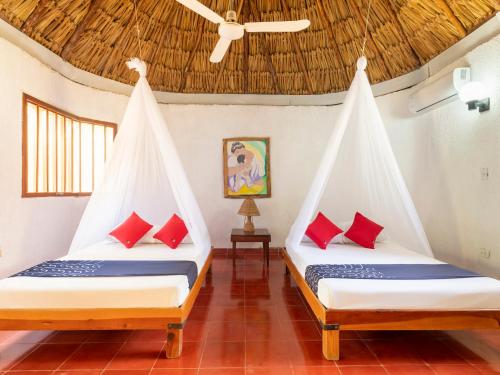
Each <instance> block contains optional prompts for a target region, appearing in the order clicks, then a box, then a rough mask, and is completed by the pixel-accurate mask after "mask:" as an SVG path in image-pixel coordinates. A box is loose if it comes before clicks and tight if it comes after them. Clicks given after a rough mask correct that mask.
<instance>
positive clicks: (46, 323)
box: [0, 250, 213, 358]
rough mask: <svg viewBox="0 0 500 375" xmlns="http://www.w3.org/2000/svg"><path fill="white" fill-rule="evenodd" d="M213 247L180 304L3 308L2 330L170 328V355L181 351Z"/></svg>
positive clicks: (210, 260) (167, 346) (168, 346)
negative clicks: (81, 307) (135, 306)
mask: <svg viewBox="0 0 500 375" xmlns="http://www.w3.org/2000/svg"><path fill="white" fill-rule="evenodd" d="M212 258H213V250H212V251H211V252H210V254H209V255H208V257H207V260H206V261H205V264H204V265H203V268H202V269H201V271H200V273H199V274H198V277H197V279H196V281H195V283H194V285H193V287H192V288H191V290H190V292H189V294H188V296H187V297H186V300H185V301H184V303H183V304H182V306H180V307H170V308H100V309H89V308H84V309H4V310H1V309H0V330H129V329H131V330H136V329H165V328H166V329H167V344H166V356H167V358H178V357H179V356H180V355H181V352H182V332H183V328H184V324H185V322H186V319H187V318H188V316H189V313H190V312H191V309H192V308H193V304H194V302H195V300H196V297H197V296H198V293H199V292H200V289H201V287H202V285H203V283H204V281H205V277H206V276H207V274H209V273H210V272H211V265H212Z"/></svg>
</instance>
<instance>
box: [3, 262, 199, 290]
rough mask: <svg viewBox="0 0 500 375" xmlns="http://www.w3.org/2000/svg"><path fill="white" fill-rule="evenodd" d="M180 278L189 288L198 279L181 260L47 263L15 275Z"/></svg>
mask: <svg viewBox="0 0 500 375" xmlns="http://www.w3.org/2000/svg"><path fill="white" fill-rule="evenodd" d="M170 275H184V276H187V278H188V281H189V288H191V287H192V286H193V284H194V282H195V281H196V277H197V276H198V267H197V266H196V263H195V262H192V261H184V260H161V261H160V260H137V261H135V260H51V261H48V262H44V263H41V264H38V265H36V266H34V267H31V268H28V269H27V270H25V271H22V272H19V273H18V274H15V275H13V276H12V277H16V276H30V277H121V276H170Z"/></svg>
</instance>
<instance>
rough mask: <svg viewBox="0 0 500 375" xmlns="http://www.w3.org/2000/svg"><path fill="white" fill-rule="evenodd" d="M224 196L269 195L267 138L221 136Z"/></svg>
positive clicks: (259, 196) (258, 196)
mask: <svg viewBox="0 0 500 375" xmlns="http://www.w3.org/2000/svg"><path fill="white" fill-rule="evenodd" d="M222 154H223V158H222V159H223V162H224V197H226V198H269V197H270V196H271V174H270V172H271V167H270V154H269V138H252V137H242V138H226V139H223V145H222Z"/></svg>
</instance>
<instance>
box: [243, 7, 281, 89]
mask: <svg viewBox="0 0 500 375" xmlns="http://www.w3.org/2000/svg"><path fill="white" fill-rule="evenodd" d="M250 11H251V13H252V15H253V18H254V22H259V21H261V18H260V14H259V12H258V10H257V6H256V5H255V3H254V1H250ZM257 38H258V39H259V47H260V50H261V52H262V54H263V55H264V60H265V61H266V65H267V70H268V71H269V73H270V74H271V79H272V81H273V86H274V91H275V92H276V93H277V94H278V95H281V94H282V93H283V91H282V90H281V85H280V84H279V82H278V75H277V74H276V69H275V67H274V64H273V59H272V58H271V53H270V52H269V45H268V44H267V40H266V36H265V35H264V34H262V33H257Z"/></svg>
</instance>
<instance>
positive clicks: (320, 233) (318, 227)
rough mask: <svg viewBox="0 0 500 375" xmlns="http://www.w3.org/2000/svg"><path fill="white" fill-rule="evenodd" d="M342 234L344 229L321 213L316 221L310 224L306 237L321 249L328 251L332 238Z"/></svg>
mask: <svg viewBox="0 0 500 375" xmlns="http://www.w3.org/2000/svg"><path fill="white" fill-rule="evenodd" d="M340 233H342V229H340V228H339V227H337V226H336V225H335V224H333V223H332V222H331V221H330V220H329V219H328V218H327V217H326V216H325V215H323V214H322V213H321V212H319V213H318V215H317V216H316V219H314V221H313V222H312V223H311V224H309V226H308V227H307V230H306V236H307V237H309V238H310V239H311V240H313V241H314V243H315V244H316V245H318V247H319V248H321V249H326V247H327V246H328V244H329V243H330V241H331V240H332V238H333V237H335V236H336V235H337V234H340Z"/></svg>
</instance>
